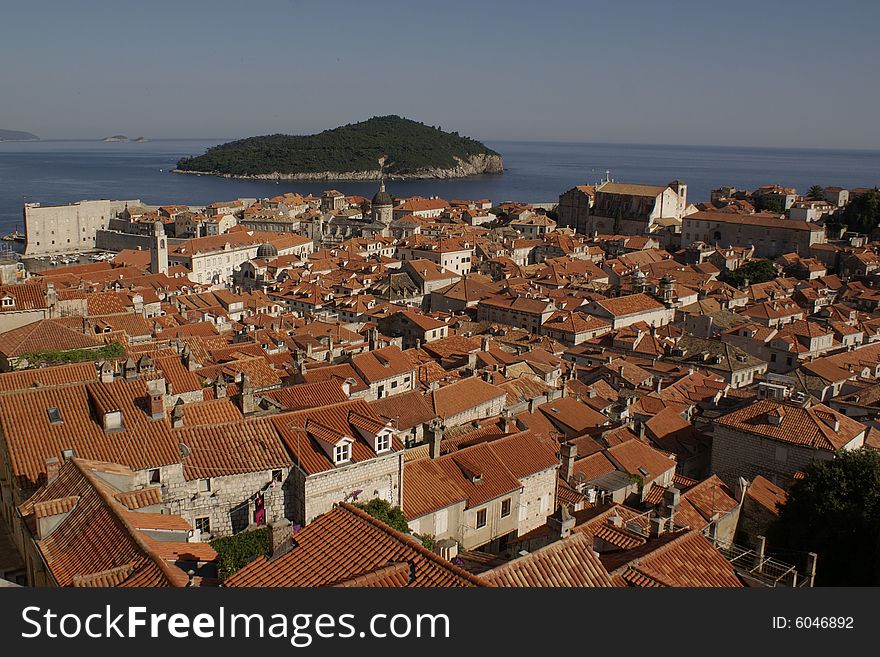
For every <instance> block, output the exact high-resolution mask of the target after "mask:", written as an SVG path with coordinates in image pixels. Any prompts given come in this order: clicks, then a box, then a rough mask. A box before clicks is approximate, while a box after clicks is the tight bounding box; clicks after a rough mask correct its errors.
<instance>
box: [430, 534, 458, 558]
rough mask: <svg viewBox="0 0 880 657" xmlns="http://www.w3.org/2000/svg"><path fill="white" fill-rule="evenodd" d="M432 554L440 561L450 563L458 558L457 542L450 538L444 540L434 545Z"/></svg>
mask: <svg viewBox="0 0 880 657" xmlns="http://www.w3.org/2000/svg"><path fill="white" fill-rule="evenodd" d="M434 552H435V553H436V554H437V556H439V557H440V558H441V559H446V561H452V560H453V559H455V558H456V557H457V556H458V541H456V540H455V539H452V538H444V539H441V540H439V541H437V542H436V543H434Z"/></svg>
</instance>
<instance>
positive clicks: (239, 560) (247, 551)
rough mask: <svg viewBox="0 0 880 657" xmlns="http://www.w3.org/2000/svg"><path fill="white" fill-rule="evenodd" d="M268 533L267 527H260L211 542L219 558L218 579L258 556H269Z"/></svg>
mask: <svg viewBox="0 0 880 657" xmlns="http://www.w3.org/2000/svg"><path fill="white" fill-rule="evenodd" d="M270 532H271V530H270V529H269V528H268V527H261V528H260V529H255V530H253V531H243V532H239V533H237V534H235V535H234V536H224V537H223V538H215V539H214V540H213V541H211V547H212V548H214V550H215V551H216V552H217V556H218V557H219V558H220V579H226V578H227V577H229V576H230V575H232V574H233V573H234V572H236V571H237V570H239V569H240V568H243V567H244V566H246V565H247V564H249V563H250V562H251V561H253V560H254V559H255V558H257V557H259V556H269V554H270V552H271V550H272V537H271V535H270Z"/></svg>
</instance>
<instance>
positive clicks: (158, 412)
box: [149, 385, 165, 420]
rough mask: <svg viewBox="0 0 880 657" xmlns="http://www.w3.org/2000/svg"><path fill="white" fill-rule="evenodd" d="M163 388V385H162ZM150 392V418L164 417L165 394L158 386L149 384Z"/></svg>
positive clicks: (159, 418) (158, 418)
mask: <svg viewBox="0 0 880 657" xmlns="http://www.w3.org/2000/svg"><path fill="white" fill-rule="evenodd" d="M163 388H164V386H163ZM149 393H150V419H151V420H161V419H162V418H164V417H165V394H164V390H161V389H160V388H159V386H156V385H151V386H150V387H149Z"/></svg>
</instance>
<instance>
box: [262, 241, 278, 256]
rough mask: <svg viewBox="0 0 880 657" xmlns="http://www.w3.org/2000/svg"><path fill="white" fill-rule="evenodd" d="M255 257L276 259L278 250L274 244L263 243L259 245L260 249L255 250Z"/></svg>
mask: <svg viewBox="0 0 880 657" xmlns="http://www.w3.org/2000/svg"><path fill="white" fill-rule="evenodd" d="M257 257H258V258H277V257H278V249H277V248H276V247H275V245H274V244H270V243H269V242H265V243H263V244H260V248H258V249H257Z"/></svg>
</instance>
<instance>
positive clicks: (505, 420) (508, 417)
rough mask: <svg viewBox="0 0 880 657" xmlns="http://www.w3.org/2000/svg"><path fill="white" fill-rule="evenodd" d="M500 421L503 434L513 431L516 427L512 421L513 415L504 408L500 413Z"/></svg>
mask: <svg viewBox="0 0 880 657" xmlns="http://www.w3.org/2000/svg"><path fill="white" fill-rule="evenodd" d="M501 422H502V425H501V430H502V431H503V432H504V433H505V434H508V433H513V431H514V429H515V428H516V425H515V423H514V421H513V415H512V414H511V413H510V411H508V410H505V411H504V412H503V413H502V414H501Z"/></svg>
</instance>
